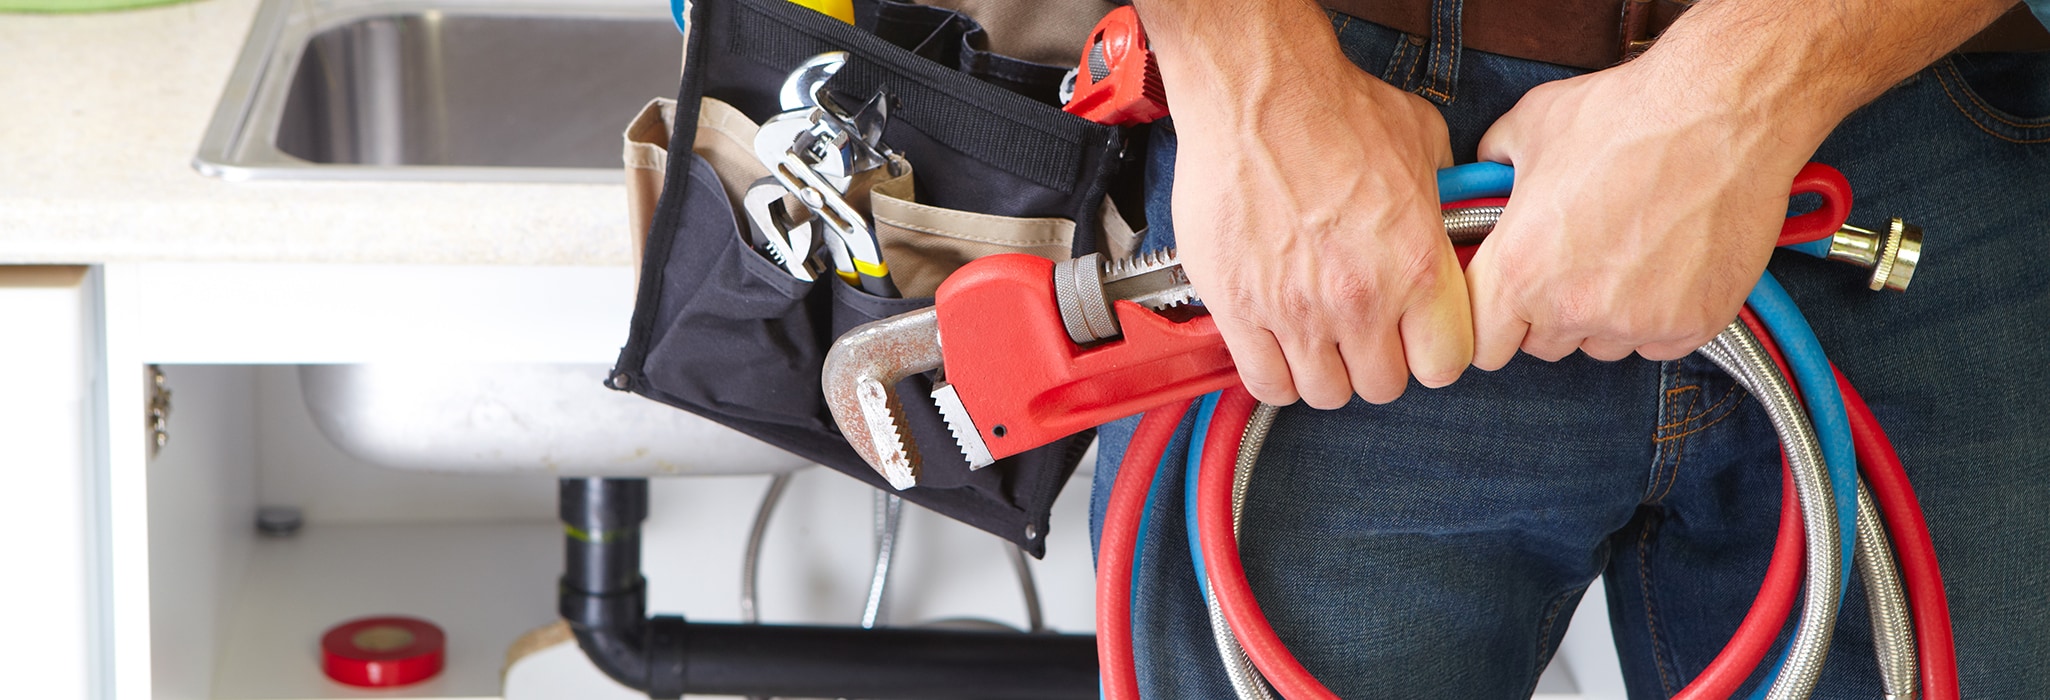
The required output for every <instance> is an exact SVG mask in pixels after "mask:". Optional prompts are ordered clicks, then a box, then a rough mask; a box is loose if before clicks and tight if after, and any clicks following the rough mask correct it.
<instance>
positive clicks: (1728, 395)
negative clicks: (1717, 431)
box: [1659, 385, 1749, 432]
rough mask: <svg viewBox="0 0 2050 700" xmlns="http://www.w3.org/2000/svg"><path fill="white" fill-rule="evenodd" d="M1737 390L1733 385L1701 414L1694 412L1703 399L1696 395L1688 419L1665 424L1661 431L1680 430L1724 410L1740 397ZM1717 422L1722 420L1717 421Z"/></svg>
mask: <svg viewBox="0 0 2050 700" xmlns="http://www.w3.org/2000/svg"><path fill="white" fill-rule="evenodd" d="M1737 390H1738V387H1737V386H1734V385H1732V386H1731V387H1730V388H1729V390H1727V391H1724V392H1723V397H1722V398H1720V399H1716V402H1715V404H1714V405H1711V406H1709V407H1708V408H1704V409H1701V411H1700V412H1699V413H1697V412H1695V411H1694V407H1695V406H1698V405H1700V404H1701V400H1700V399H1701V396H1700V395H1699V394H1696V395H1695V397H1694V398H1695V400H1694V401H1693V402H1690V403H1688V404H1687V414H1686V417H1685V418H1681V419H1680V420H1678V421H1674V422H1672V423H1668V424H1665V425H1661V426H1659V429H1660V430H1670V429H1673V428H1678V427H1680V426H1682V425H1686V424H1687V422H1688V421H1692V420H1697V419H1700V418H1701V417H1703V416H1707V415H1709V414H1712V413H1715V410H1716V409H1718V408H1722V407H1723V404H1726V403H1729V402H1730V399H1731V398H1732V397H1738V396H1740V395H1739V394H1738V393H1737ZM1742 396H1749V394H1744V395H1742ZM1740 400H1741V399H1740ZM1717 420H1720V419H1717ZM1710 424H1711V425H1713V421H1711V423H1710ZM1703 427H1706V426H1703ZM1696 432H1698V430H1697V431H1696Z"/></svg>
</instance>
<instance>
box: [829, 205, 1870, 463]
mask: <svg viewBox="0 0 2050 700" xmlns="http://www.w3.org/2000/svg"><path fill="white" fill-rule="evenodd" d="M1801 173H1802V174H1801V179H1800V180H1799V181H1797V182H1796V183H1795V186H1794V188H1793V190H1794V192H1796V193H1804V192H1805V193H1816V194H1820V195H1822V197H1823V199H1824V204H1823V206H1822V207H1821V208H1819V209H1817V210H1816V211H1815V212H1813V213H1810V214H1807V215H1803V216H1797V217H1793V218H1790V219H1788V220H1787V223H1786V225H1785V227H1784V228H1783V229H1782V241H1783V242H1790V241H1793V240H1812V239H1816V238H1823V237H1828V236H1829V233H1827V232H1830V231H1840V230H1847V229H1844V227H1843V224H1844V218H1845V216H1846V215H1847V214H1848V211H1849V204H1850V187H1849V185H1847V184H1845V183H1844V181H1843V176H1842V174H1840V173H1838V172H1837V171H1836V170H1835V169H1832V168H1829V167H1827V166H1816V165H1811V166H1810V167H1809V168H1805V169H1803V170H1802V171H1801ZM1501 205H1502V203H1500V202H1494V201H1486V202H1483V201H1474V202H1466V203H1458V204H1457V205H1456V207H1455V208H1448V209H1447V210H1446V211H1445V223H1446V230H1447V233H1448V234H1449V235H1450V236H1451V238H1452V240H1453V242H1454V243H1455V245H1458V246H1460V247H1468V246H1470V245H1471V244H1474V243H1478V242H1479V240H1480V239H1481V238H1482V237H1484V236H1486V235H1487V232H1488V231H1489V230H1491V229H1492V228H1493V225H1494V219H1495V217H1499V216H1500V215H1501V211H1502V209H1501ZM1838 235H1840V236H1841V235H1849V234H1844V233H1840V234H1838ZM1464 257H1465V256H1462V260H1463V259H1464ZM1195 300H1196V295H1195V290H1194V288H1192V287H1190V286H1189V280H1188V275H1187V274H1186V273H1185V272H1183V270H1182V267H1181V264H1180V262H1179V261H1177V260H1176V259H1175V257H1174V253H1173V252H1172V251H1166V252H1160V253H1153V254H1148V255H1143V256H1140V257H1138V258H1135V259H1132V260H1123V261H1105V260H1103V259H1101V258H1100V257H1099V256H1097V255H1094V254H1091V255H1086V256H1083V257H1081V258H1076V259H1074V260H1067V261H1063V262H1058V263H1056V262H1051V261H1048V260H1045V259H1043V258H1038V257H1034V256H1030V255H1019V254H1005V255H992V256H989V257H985V258H981V259H978V260H975V261H974V262H971V263H969V264H968V265H966V266H963V267H962V268H961V269H960V270H958V271H956V272H955V273H954V274H953V275H951V276H949V277H948V278H947V280H946V282H944V283H942V284H941V285H940V289H939V293H938V295H937V298H936V301H935V304H934V306H933V307H932V308H927V309H921V310H918V311H914V312H910V313H907V314H901V315H898V316H894V317H891V318H887V319H883V320H881V321H876V322H874V323H869V324H867V325H863V326H861V327H858V328H856V329H854V330H852V331H849V332H848V333H847V334H846V335H844V336H842V337H841V338H840V340H839V341H837V342H835V343H834V345H833V348H832V350H831V351H830V352H828V353H827V355H826V360H825V368H824V377H823V380H824V381H823V383H824V389H825V395H826V403H827V406H828V408H829V409H830V410H831V411H832V413H833V418H834V420H835V421H836V422H837V423H838V424H839V427H840V430H841V433H842V434H843V435H845V436H846V437H847V439H848V442H849V444H850V445H852V446H853V447H854V449H855V451H856V452H857V453H859V454H860V455H861V456H862V458H863V459H865V460H867V461H868V463H869V465H870V466H873V467H875V468H876V471H878V472H880V473H882V474H883V476H884V477H885V478H887V479H888V480H889V481H890V484H891V485H893V486H895V487H897V488H899V489H905V488H910V487H912V486H915V485H917V483H918V472H919V469H920V460H919V457H918V454H919V447H920V446H918V445H915V444H911V443H910V442H909V439H908V435H909V431H908V430H906V429H905V427H904V422H903V420H904V419H903V411H902V410H901V406H902V403H901V398H900V397H898V396H897V385H898V383H899V382H901V381H902V380H903V379H905V378H907V377H910V376H911V375H914V374H920V373H925V372H931V371H934V370H942V374H943V376H942V378H941V381H939V382H937V383H936V384H935V389H934V390H933V392H932V397H931V399H932V401H933V402H934V403H935V404H937V406H938V407H939V409H940V414H941V415H942V416H943V417H945V419H946V421H947V423H948V427H950V428H951V429H952V430H953V432H954V437H955V440H956V442H958V443H959V447H960V449H961V453H962V455H963V456H964V457H966V458H967V461H968V463H969V466H970V467H971V468H975V469H980V468H982V467H985V466H988V465H990V464H992V463H994V462H995V461H996V460H998V459H1002V458H1004V457H1009V456H1012V455H1016V454H1019V453H1022V452H1024V451H1026V450H1029V449H1032V448H1034V447H1039V446H1041V445H1045V444H1048V443H1051V442H1053V441H1055V440H1059V439H1060V438H1063V437H1066V436H1068V435H1073V434H1075V433H1078V432H1081V431H1083V430H1087V429H1089V428H1092V427H1095V426H1098V425H1102V424H1104V423H1108V422H1111V421H1114V420H1117V419H1120V418H1124V417H1126V416H1131V415H1135V414H1138V413H1142V412H1144V411H1146V410H1148V409H1151V408H1154V407H1157V406H1162V405H1165V404H1169V403H1172V402H1175V401H1182V400H1187V399H1190V398H1194V397H1196V396H1200V395H1203V394H1206V393H1209V392H1212V391H1216V390H1218V389H1222V388H1225V387H1227V386H1230V385H1231V384H1232V383H1234V382H1236V381H1238V372H1237V369H1236V367H1234V366H1233V365H1232V362H1231V355H1230V353H1229V352H1227V351H1226V349H1225V346H1224V341H1223V338H1222V337H1221V336H1219V335H1218V333H1217V324H1216V322H1215V321H1213V320H1212V319H1211V318H1210V317H1209V315H1208V314H1206V313H1203V312H1202V311H1201V310H1200V309H1199V308H1196V307H1193V306H1188V305H1187V304H1188V303H1189V302H1192V301H1195Z"/></svg>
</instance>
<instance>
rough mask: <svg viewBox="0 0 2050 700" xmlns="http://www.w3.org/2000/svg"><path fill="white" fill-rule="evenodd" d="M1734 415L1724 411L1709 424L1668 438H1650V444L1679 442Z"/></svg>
mask: <svg viewBox="0 0 2050 700" xmlns="http://www.w3.org/2000/svg"><path fill="white" fill-rule="evenodd" d="M1735 413H1736V411H1724V412H1723V414H1722V415H1720V416H1716V417H1715V420H1712V421H1709V422H1707V423H1703V424H1701V425H1698V426H1695V427H1693V428H1691V429H1688V430H1687V432H1684V433H1680V434H1678V435H1668V436H1666V437H1659V438H1652V439H1651V440H1652V442H1666V441H1669V440H1679V439H1681V438H1685V437H1687V436H1689V435H1693V434H1695V433H1699V432H1701V431H1703V430H1707V429H1709V428H1710V427H1712V426H1714V425H1715V424H1717V423H1721V422H1723V419H1725V418H1729V417H1730V416H1731V415H1733V414H1735Z"/></svg>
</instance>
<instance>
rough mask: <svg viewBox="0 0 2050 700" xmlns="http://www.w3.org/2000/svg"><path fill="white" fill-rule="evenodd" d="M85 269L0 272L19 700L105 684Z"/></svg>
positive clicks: (12, 641)
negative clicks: (96, 646)
mask: <svg viewBox="0 0 2050 700" xmlns="http://www.w3.org/2000/svg"><path fill="white" fill-rule="evenodd" d="M95 289H96V284H95V280H94V278H93V274H92V273H91V271H89V270H88V269H87V268H84V267H76V266H0V474H4V476H5V479H6V481H5V483H6V484H7V485H6V487H5V489H4V490H0V493H4V494H5V495H6V502H7V515H8V520H9V522H10V523H11V524H12V525H13V527H12V529H13V532H14V536H13V537H10V538H9V539H8V547H7V555H6V562H7V563H6V564H4V565H0V600H8V601H12V605H10V607H11V608H12V610H11V611H10V613H9V615H8V617H9V621H10V623H12V624H13V625H15V629H16V630H18V631H17V632H15V633H11V634H5V635H0V673H4V674H5V676H6V677H7V678H8V694H10V695H13V694H14V693H22V694H21V695H19V697H37V698H82V697H88V696H90V695H93V694H94V693H95V692H96V691H97V690H98V689H99V688H100V687H101V686H100V683H99V681H100V679H101V678H102V677H103V673H102V671H103V670H104V669H103V668H102V667H101V666H100V664H101V662H102V661H103V660H104V659H105V656H104V655H103V654H100V653H97V652H96V650H95V649H94V647H93V645H94V644H95V642H97V641H98V639H99V638H101V637H103V636H104V635H102V634H100V633H99V632H100V631H101V630H103V629H104V623H105V621H106V620H105V618H104V616H103V614H102V613H103V612H104V610H103V609H102V608H101V605H100V602H101V600H102V596H100V595H99V591H98V589H97V588H96V585H97V582H98V581H100V580H101V577H100V576H99V574H100V573H101V572H100V570H99V569H98V566H99V564H100V562H102V561H103V560H104V557H103V556H102V554H103V547H102V545H103V543H104V540H103V539H102V537H101V535H102V532H101V531H100V530H99V529H97V528H96V527H94V524H95V523H96V522H97V521H98V520H99V515H100V511H99V510H98V508H97V505H98V503H99V501H100V499H99V497H98V494H99V487H100V485H101V484H100V482H98V480H97V479H96V478H95V477H96V475H97V473H96V472H95V471H94V470H92V469H86V468H81V467H82V465H87V464H91V463H92V462H93V461H95V459H96V457H97V455H96V452H95V451H96V450H97V449H98V446H99V444H100V440H98V439H97V435H96V426H97V425H98V423H99V421H98V418H97V416H96V415H95V410H94V409H95V407H96V406H98V405H99V404H98V402H97V401H95V400H94V394H95V393H96V391H95V386H96V384H97V383H98V382H99V380H100V374H99V367H98V365H97V363H95V362H94V361H93V359H94V358H95V357H96V356H97V347H98V340H99V339H98V332H97V328H98V326H99V320H98V313H99V307H98V303H97V299H96V298H95V296H94V290H95Z"/></svg>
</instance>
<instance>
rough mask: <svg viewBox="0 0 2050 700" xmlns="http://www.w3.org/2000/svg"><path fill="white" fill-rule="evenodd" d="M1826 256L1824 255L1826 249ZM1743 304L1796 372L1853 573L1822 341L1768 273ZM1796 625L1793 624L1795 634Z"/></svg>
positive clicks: (1840, 404)
mask: <svg viewBox="0 0 2050 700" xmlns="http://www.w3.org/2000/svg"><path fill="white" fill-rule="evenodd" d="M1824 242H1825V243H1826V242H1827V241H1824ZM1788 247H1790V248H1794V249H1797V250H1799V249H1800V248H1801V247H1800V246H1788ZM1802 252H1804V253H1805V252H1808V251H1806V250H1802ZM1824 252H1825V254H1827V250H1826V249H1825V251H1824ZM1744 302H1745V304H1747V305H1749V306H1750V307H1751V310H1752V311H1753V312H1755V313H1757V314H1758V320H1759V321H1761V322H1763V323H1764V324H1765V328H1766V330H1768V331H1770V332H1771V333H1772V338H1773V341H1774V342H1776V343H1778V344H1779V346H1780V352H1781V354H1784V355H1785V356H1786V358H1787V366H1788V367H1789V368H1790V369H1792V370H1793V372H1794V376H1793V380H1794V383H1795V384H1797V385H1798V386H1797V387H1796V389H1797V390H1798V391H1799V392H1800V394H1801V400H1802V401H1803V402H1804V403H1806V404H1807V405H1808V420H1809V421H1810V422H1812V423H1814V424H1815V434H1816V437H1817V438H1819V439H1820V441H1821V442H1822V460H1823V462H1825V463H1827V465H1828V467H1829V486H1830V491H1831V496H1832V497H1833V498H1834V500H1835V502H1836V511H1837V522H1838V523H1841V525H1840V526H1839V528H1838V537H1839V538H1840V539H1841V540H1842V545H1841V546H1842V551H1843V555H1842V556H1843V567H1844V569H1843V570H1844V571H1845V572H1850V571H1855V569H1853V568H1852V554H1853V553H1854V552H1855V551H1856V549H1857V548H1856V543H1857V536H1856V533H1857V531H1858V527H1857V525H1858V490H1857V489H1858V461H1857V460H1858V457H1857V453H1856V450H1855V448H1854V445H1853V443H1852V442H1851V425H1850V419H1849V417H1848V415H1847V414H1846V413H1845V412H1844V399H1843V395H1842V394H1840V393H1838V391H1837V386H1836V375H1835V374H1834V373H1833V372H1832V371H1831V370H1830V368H1829V357H1828V356H1827V355H1824V354H1823V352H1822V343H1821V341H1818V340H1816V339H1815V329H1814V328H1812V327H1810V326H1809V325H1808V319H1807V318H1806V317H1803V316H1802V315H1801V310H1800V309H1799V308H1796V307H1795V306H1794V299H1793V297H1790V296H1788V295H1787V290H1786V288H1785V287H1781V286H1780V283H1779V280H1777V279H1774V278H1773V276H1772V273H1770V272H1767V273H1764V274H1763V275H1760V276H1759V279H1758V286H1755V287H1752V288H1751V295H1750V296H1748V297H1746V298H1745V300H1744ZM1839 585H1840V586H1842V588H1839V590H1838V592H1837V599H1838V600H1839V601H1841V600H1842V599H1843V592H1844V590H1845V589H1848V588H1849V586H1850V576H1845V577H1844V578H1843V580H1842V581H1841V582H1840V584H1839ZM1839 605H1841V602H1839ZM1800 624H1801V623H1799V622H1796V623H1795V628H1794V629H1795V631H1796V632H1797V633H1798V632H1799V630H1800V626H1799V625H1800ZM1786 651H1787V650H1786V649H1781V650H1780V657H1779V661H1777V662H1776V663H1774V664H1773V667H1772V670H1771V671H1770V672H1768V673H1767V674H1766V675H1765V679H1764V680H1763V681H1762V682H1760V683H1759V684H1758V687H1756V688H1754V689H1752V692H1751V698H1752V700H1763V699H1764V698H1765V696H1766V694H1767V693H1768V692H1770V691H1771V690H1772V685H1773V682H1774V681H1775V680H1777V679H1778V678H1779V675H1780V670H1781V669H1782V668H1785V667H1786V663H1787V656H1786Z"/></svg>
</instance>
